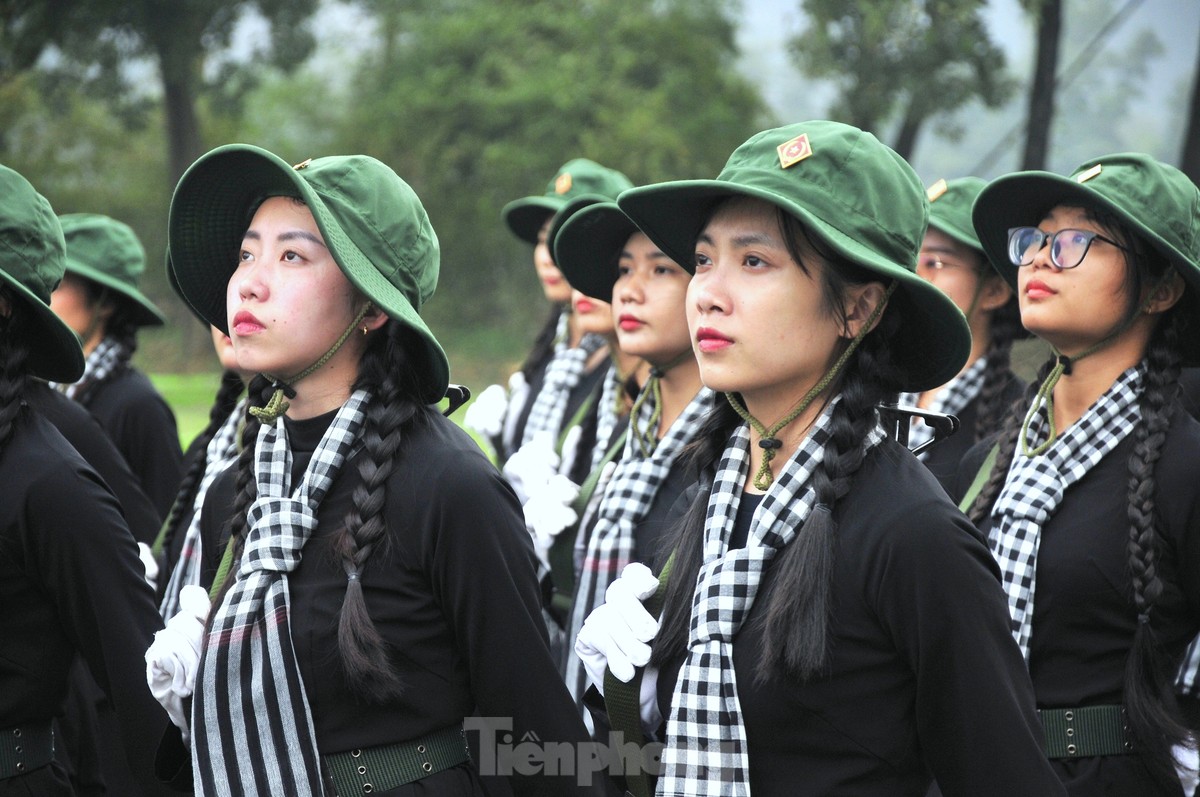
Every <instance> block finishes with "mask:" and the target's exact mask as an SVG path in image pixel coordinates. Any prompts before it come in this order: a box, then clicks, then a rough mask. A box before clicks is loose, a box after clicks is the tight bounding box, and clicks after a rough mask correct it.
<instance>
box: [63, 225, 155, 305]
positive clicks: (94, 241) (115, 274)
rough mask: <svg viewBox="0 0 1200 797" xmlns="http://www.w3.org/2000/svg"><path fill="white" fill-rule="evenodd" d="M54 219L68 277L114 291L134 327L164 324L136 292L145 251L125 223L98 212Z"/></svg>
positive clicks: (144, 266)
mask: <svg viewBox="0 0 1200 797" xmlns="http://www.w3.org/2000/svg"><path fill="white" fill-rule="evenodd" d="M58 220H59V223H61V224H62V230H63V237H64V238H65V239H66V241H67V273H68V274H77V275H78V276H80V277H84V278H86V279H89V280H91V281H92V282H95V283H97V284H99V285H101V286H103V287H105V288H108V289H109V290H111V291H113V292H115V293H116V294H117V296H118V297H119V298H120V299H121V300H123V303H124V304H125V306H126V307H128V308H129V310H130V312H131V313H132V317H133V322H134V323H135V324H137V325H138V326H140V327H158V326H162V325H163V324H165V323H166V320H167V319H166V316H164V315H163V314H162V313H161V312H160V311H159V309H158V308H157V307H155V306H154V303H153V302H151V301H150V300H149V299H147V298H146V297H145V296H144V295H143V294H142V292H141V291H139V290H138V287H137V286H138V280H139V279H141V277H142V272H143V271H144V270H145V269H146V250H145V249H143V248H142V242H141V241H139V240H138V237H137V235H136V234H135V233H134V232H133V229H132V228H131V227H130V226H129V225H128V224H125V223H124V222H120V221H117V220H116V219H114V218H110V217H108V216H101V215H100V214H98V213H67V214H65V215H62V216H59V218H58Z"/></svg>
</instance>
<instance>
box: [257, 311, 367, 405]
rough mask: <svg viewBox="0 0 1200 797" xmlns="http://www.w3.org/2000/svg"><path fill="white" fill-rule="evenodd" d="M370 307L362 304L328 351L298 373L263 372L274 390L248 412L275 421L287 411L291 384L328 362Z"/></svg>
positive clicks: (291, 395)
mask: <svg viewBox="0 0 1200 797" xmlns="http://www.w3.org/2000/svg"><path fill="white" fill-rule="evenodd" d="M370 309H371V303H370V302H367V303H366V304H364V305H363V307H362V309H361V310H359V311H358V315H356V316H355V317H354V320H353V321H351V322H350V326H348V327H346V331H345V332H343V333H342V335H341V337H339V338H338V339H337V340H336V341H335V342H334V344H333V345H332V346H330V347H329V351H327V352H325V353H324V354H322V355H321V358H320V359H319V360H317V361H316V362H315V363H313V364H312V365H310V366H308V367H307V368H305V369H304V370H303V371H301V372H300V373H298V374H296V375H295V376H292V377H289V378H287V379H280V378H279V377H276V376H271V375H270V374H263V376H264V377H266V378H267V379H270V380H271V384H272V385H274V387H275V391H274V392H273V393H272V394H271V398H270V400H269V401H268V402H267V403H266V405H265V406H263V407H251V408H250V410H249V412H250V414H251V415H253V416H254V417H255V418H258V419H259V420H260V421H262V422H263V423H275V421H277V420H278V419H279V416H281V415H283V414H284V413H285V412H287V411H288V407H290V406H291V405H290V404H289V403H288V402H287V400H286V399H285V398H284V396H286V397H287V398H295V397H296V389H295V388H294V387H292V386H293V385H294V384H296V383H297V382H299V381H300V380H301V379H303V378H304V377H306V376H308V375H309V374H311V373H313V372H314V371H316V370H317V369H318V368H320V367H321V366H323V365H324V364H325V363H327V362H329V360H330V358H332V357H333V355H335V354H337V353H338V349H340V348H342V346H343V345H345V343H346V341H347V340H349V339H350V335H352V334H353V333H354V330H356V329H358V325H359V323H361V322H362V320H363V318H365V317H366V315H367V312H368V311H369V310H370Z"/></svg>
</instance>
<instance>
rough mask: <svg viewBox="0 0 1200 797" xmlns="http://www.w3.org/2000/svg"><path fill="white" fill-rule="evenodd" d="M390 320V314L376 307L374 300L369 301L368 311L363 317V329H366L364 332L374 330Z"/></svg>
mask: <svg viewBox="0 0 1200 797" xmlns="http://www.w3.org/2000/svg"><path fill="white" fill-rule="evenodd" d="M389 320H390V318H389V317H388V314H387V313H385V312H383V311H382V310H380V309H379V308H378V307H376V306H375V303H374V302H370V303H368V305H367V312H366V314H365V315H364V316H363V318H362V325H363V329H364V330H366V331H364V332H363V334H364V335H365V334H366V333H367V332H374V331H375V330H377V329H379V328H380V327H382V326H383V325H384V324H386V323H387V322H388V321H389Z"/></svg>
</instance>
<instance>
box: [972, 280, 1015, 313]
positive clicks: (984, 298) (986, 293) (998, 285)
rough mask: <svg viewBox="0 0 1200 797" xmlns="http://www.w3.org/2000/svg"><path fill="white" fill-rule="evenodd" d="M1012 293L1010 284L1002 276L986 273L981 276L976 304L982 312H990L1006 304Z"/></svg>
mask: <svg viewBox="0 0 1200 797" xmlns="http://www.w3.org/2000/svg"><path fill="white" fill-rule="evenodd" d="M1012 295H1013V290H1012V286H1011V285H1009V284H1008V283H1007V282H1005V281H1004V278H1003V277H1001V276H1000V275H999V274H988V275H987V276H986V277H984V278H983V285H982V287H980V289H979V301H978V302H977V303H976V306H977V307H978V308H979V309H980V310H983V311H984V312H990V311H992V310H995V309H997V308H1000V307H1003V306H1004V305H1006V304H1008V300H1009V299H1011V298H1012Z"/></svg>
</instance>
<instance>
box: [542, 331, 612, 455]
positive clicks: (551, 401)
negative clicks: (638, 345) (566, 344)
mask: <svg viewBox="0 0 1200 797" xmlns="http://www.w3.org/2000/svg"><path fill="white" fill-rule="evenodd" d="M604 343H605V341H604V338H603V337H601V336H600V335H591V334H589V335H584V336H583V338H581V339H580V341H579V345H578V346H576V347H575V348H573V349H565V350H563V351H560V352H556V353H555V355H554V359H552V360H551V361H550V364H549V365H547V366H546V375H545V376H544V377H543V379H542V389H541V390H539V391H538V394H537V396H536V397H535V398H534V400H533V406H532V407H530V409H529V418H528V419H527V420H526V421H525V431H524V432H523V433H522V435H521V445H524V444H525V443H528V442H529V441H530V440H532V439H533V438H534V437H535V436H536V435H537V433H538V432H549V433H550V434H551V435H552V436H553V437H555V438H556V439H557V437H558V433H559V432H561V431H562V425H563V422H564V421H565V420H566V418H565V415H566V412H567V402H568V401H569V400H570V398H571V391H572V390H574V389H575V386H576V385H578V384H579V380H580V379H582V378H583V373H584V370H585V369H586V368H587V361H588V358H589V357H591V356H592V355H593V354H594V353H595V352H596V351H597V350H599V349H600V347H601V346H603V345H604Z"/></svg>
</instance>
